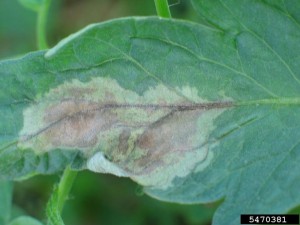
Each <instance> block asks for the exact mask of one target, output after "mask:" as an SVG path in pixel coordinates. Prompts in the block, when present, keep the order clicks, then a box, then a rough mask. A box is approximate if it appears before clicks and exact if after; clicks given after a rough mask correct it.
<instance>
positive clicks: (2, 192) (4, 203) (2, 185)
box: [0, 181, 12, 225]
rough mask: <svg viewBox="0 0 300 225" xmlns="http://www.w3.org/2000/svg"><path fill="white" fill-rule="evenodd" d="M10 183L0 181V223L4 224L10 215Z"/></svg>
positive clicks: (0, 224)
mask: <svg viewBox="0 0 300 225" xmlns="http://www.w3.org/2000/svg"><path fill="white" fill-rule="evenodd" d="M11 200H12V183H11V182H7V181H0V225H2V224H6V223H7V222H8V220H9V217H10V210H11Z"/></svg>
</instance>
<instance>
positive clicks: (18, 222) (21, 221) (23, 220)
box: [8, 216, 43, 225]
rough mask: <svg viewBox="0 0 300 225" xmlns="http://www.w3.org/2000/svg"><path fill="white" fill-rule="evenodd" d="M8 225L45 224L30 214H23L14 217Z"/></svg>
mask: <svg viewBox="0 0 300 225" xmlns="http://www.w3.org/2000/svg"><path fill="white" fill-rule="evenodd" d="M8 225H43V224H42V223H41V222H40V221H38V220H36V219H34V218H32V217H29V216H21V217H18V218H16V219H14V220H13V221H12V222H10V223H9V224H8Z"/></svg>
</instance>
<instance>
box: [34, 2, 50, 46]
mask: <svg viewBox="0 0 300 225" xmlns="http://www.w3.org/2000/svg"><path fill="white" fill-rule="evenodd" d="M50 3H51V0H44V3H43V5H42V6H41V7H40V9H39V10H38V12H37V13H38V18H37V27H36V35H37V44H38V49H39V50H41V49H47V48H49V47H48V44H47V38H46V23H47V16H48V11H49V6H50Z"/></svg>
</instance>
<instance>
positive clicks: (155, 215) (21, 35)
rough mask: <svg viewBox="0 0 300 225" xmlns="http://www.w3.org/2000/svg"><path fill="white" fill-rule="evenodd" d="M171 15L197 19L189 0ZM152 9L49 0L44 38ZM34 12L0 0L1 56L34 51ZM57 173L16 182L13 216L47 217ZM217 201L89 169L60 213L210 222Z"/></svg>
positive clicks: (139, 2) (139, 3)
mask: <svg viewBox="0 0 300 225" xmlns="http://www.w3.org/2000/svg"><path fill="white" fill-rule="evenodd" d="M169 3H170V4H174V5H173V6H172V7H171V12H172V15H173V17H174V18H183V19H189V20H198V19H199V18H197V16H196V14H195V13H194V11H193V9H192V7H191V5H190V1H189V0H180V1H179V0H173V1H172V0H170V1H169ZM147 15H156V12H155V5H154V0H144V1H143V0H53V1H52V5H51V9H50V13H49V19H48V25H47V29H48V31H47V38H48V42H49V44H50V46H54V45H55V44H56V43H57V42H58V41H59V40H61V39H62V38H64V37H66V36H68V35H69V34H71V33H73V32H76V31H78V30H79V29H81V28H83V27H85V26H86V25H88V24H90V23H97V22H101V21H105V20H109V19H113V18H119V17H124V16H147ZM35 26H36V13H35V12H33V11H30V10H28V9H26V8H24V7H22V5H21V4H20V3H19V2H18V0H0V58H1V59H5V58H11V57H15V56H18V55H22V54H25V53H27V52H29V51H35V50H36V49H37V46H36V33H35V32H36V31H35V28H36V27H35ZM58 180H59V175H53V176H36V177H33V178H31V179H29V180H26V181H22V182H17V183H16V184H15V188H14V199H13V201H14V210H13V213H14V216H18V215H23V214H27V215H31V216H33V217H36V218H38V219H40V220H45V206H46V203H47V200H48V198H49V197H50V194H51V191H52V189H53V185H54V184H55V183H56V182H58ZM216 206H217V203H216V204H208V205H180V204H172V203H165V202H160V201H158V200H155V199H152V198H150V197H148V196H147V195H145V194H143V192H142V188H141V187H139V186H138V185H137V184H135V183H134V182H132V181H131V180H129V179H124V178H118V177H114V176H111V175H103V174H95V173H91V172H88V171H83V172H81V173H79V175H78V178H77V179H76V182H75V184H74V186H73V189H72V196H71V198H70V200H69V201H68V202H67V204H66V206H65V209H64V213H63V218H64V220H65V223H66V224H67V225H102V224H103V225H119V224H120V225H127V224H128V225H135V224H136V225H160V224H161V225H177V224H178V225H208V224H211V218H212V215H213V212H214V211H215V209H216Z"/></svg>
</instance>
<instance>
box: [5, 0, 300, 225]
mask: <svg viewBox="0 0 300 225" xmlns="http://www.w3.org/2000/svg"><path fill="white" fill-rule="evenodd" d="M193 2H194V6H195V8H196V9H197V11H199V12H200V13H201V14H202V15H203V16H204V17H205V18H206V19H207V20H208V22H209V23H211V24H212V26H211V27H207V26H204V25H201V24H194V23H189V22H186V21H185V22H184V21H176V20H166V19H158V18H127V19H120V20H114V21H110V22H107V23H102V24H97V25H91V26H89V27H88V28H86V29H84V30H82V31H80V32H79V33H77V34H75V35H72V36H70V37H68V38H67V39H65V40H63V41H62V42H60V43H59V44H58V45H57V46H56V47H54V48H52V49H50V50H49V51H47V52H43V51H42V52H36V53H31V54H29V55H27V56H25V57H23V58H21V59H16V60H9V61H3V62H1V63H0V75H1V80H2V82H1V84H0V87H1V89H0V102H1V110H0V114H1V118H3V121H5V122H3V123H1V124H0V132H1V137H0V138H1V139H0V145H1V150H0V162H1V163H0V177H2V178H3V179H4V178H5V179H7V178H10V179H11V178H17V177H21V176H26V175H30V174H32V173H54V172H57V171H60V170H62V169H63V168H65V166H66V165H67V164H72V166H73V168H77V169H83V168H88V169H90V170H93V171H96V172H104V173H113V174H115V175H118V176H127V177H131V178H132V179H134V180H135V181H137V182H138V183H140V184H142V185H144V186H145V190H146V192H147V193H148V194H150V195H151V196H154V197H155V198H159V199H163V200H166V201H174V202H182V203H199V202H212V201H216V200H218V199H220V198H225V201H224V203H223V204H222V205H221V207H220V208H219V209H218V211H217V213H216V215H215V217H214V224H238V223H239V214H241V213H262V212H263V213H283V212H287V211H288V210H290V209H291V208H292V207H294V206H296V205H297V204H299V202H300V196H299V185H300V179H299V178H300V173H299V171H300V168H299V167H300V166H299V159H300V142H299V128H300V119H299V116H298V115H299V112H300V83H299V80H300V74H299V71H300V70H299V68H298V67H299V63H297V61H298V59H299V54H300V53H299V52H300V51H299V49H298V48H299V46H298V44H297V43H298V40H299V38H300V30H299V23H298V20H297V17H296V16H294V15H295V11H293V10H294V9H295V8H297V7H299V3H298V2H296V1H295V2H293V3H290V2H289V1H282V4H272V1H262V2H257V1H250V0H249V1H233V0H232V1H196V0H195V1H193ZM291 4H294V5H291ZM256 13H257V14H258V15H259V16H253V15H254V14H256ZM274 21H276V25H274Z"/></svg>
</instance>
